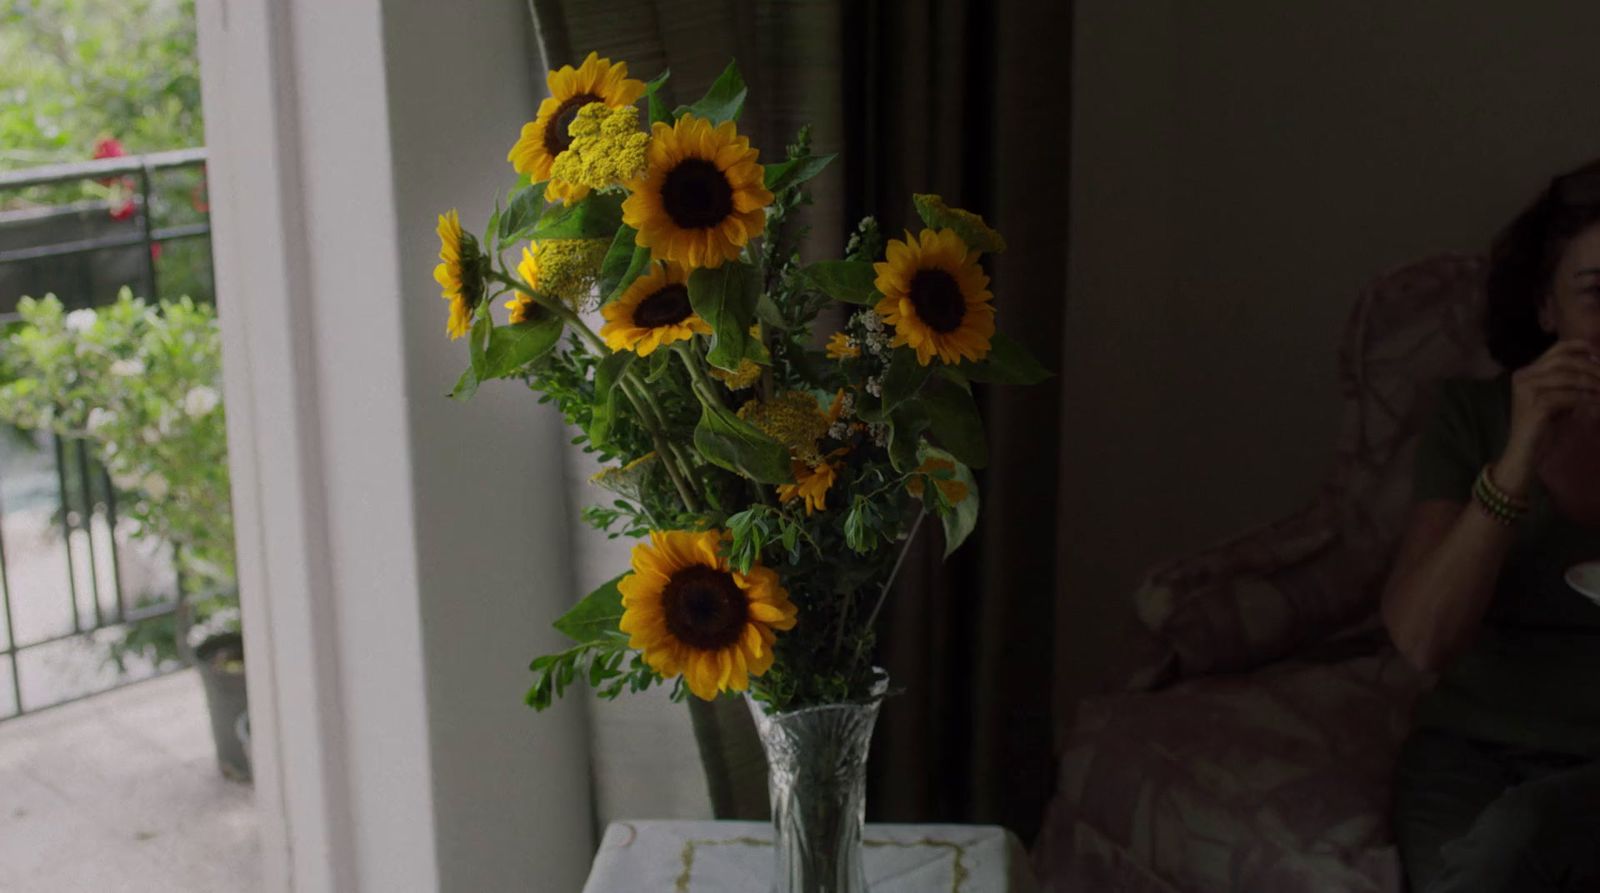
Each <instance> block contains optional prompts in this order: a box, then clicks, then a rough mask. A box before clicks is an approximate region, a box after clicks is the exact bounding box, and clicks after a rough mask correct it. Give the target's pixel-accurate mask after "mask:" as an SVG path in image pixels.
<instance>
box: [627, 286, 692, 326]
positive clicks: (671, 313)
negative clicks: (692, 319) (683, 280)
mask: <svg viewBox="0 0 1600 893" xmlns="http://www.w3.org/2000/svg"><path fill="white" fill-rule="evenodd" d="M693 312H694V308H692V307H690V306H689V289H688V288H685V287H684V286H682V285H678V284H676V283H674V284H672V285H668V286H666V287H665V288H663V289H661V290H660V291H658V292H656V293H655V294H652V295H650V296H649V297H647V298H645V299H644V300H643V301H640V302H639V306H638V307H635V308H634V310H633V324H634V325H636V326H639V327H640V328H645V329H655V328H660V327H661V326H672V325H677V324H678V323H680V322H683V321H684V320H686V319H688V318H689V314H691V313H693Z"/></svg>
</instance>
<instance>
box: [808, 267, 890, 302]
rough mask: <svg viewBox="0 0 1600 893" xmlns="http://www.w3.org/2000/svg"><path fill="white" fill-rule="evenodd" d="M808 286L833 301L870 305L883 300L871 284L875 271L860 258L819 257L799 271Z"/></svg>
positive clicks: (874, 279) (874, 277)
mask: <svg viewBox="0 0 1600 893" xmlns="http://www.w3.org/2000/svg"><path fill="white" fill-rule="evenodd" d="M800 275H801V276H804V277H805V278H806V279H807V280H808V281H809V282H810V283H811V284H812V285H814V286H816V288H817V289H818V290H819V291H821V292H822V293H823V294H825V295H827V296H828V297H830V298H833V299H834V300H835V301H843V302H845V303H846V304H863V305H867V306H871V305H873V304H876V303H878V301H880V300H882V299H883V296H882V295H880V294H878V287H877V285H876V284H875V283H876V282H877V279H878V274H877V271H875V270H873V269H872V264H870V263H868V262H867V261H864V260H823V261H817V262H816V263H814V264H812V265H810V266H808V267H806V268H805V269H803V270H801V271H800Z"/></svg>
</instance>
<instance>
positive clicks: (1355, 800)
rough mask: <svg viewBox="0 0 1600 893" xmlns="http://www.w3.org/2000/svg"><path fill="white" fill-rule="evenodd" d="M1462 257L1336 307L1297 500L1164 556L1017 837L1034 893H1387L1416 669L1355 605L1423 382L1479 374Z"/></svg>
mask: <svg viewBox="0 0 1600 893" xmlns="http://www.w3.org/2000/svg"><path fill="white" fill-rule="evenodd" d="M1482 275H1483V265H1482V263H1481V262H1480V261H1479V260H1477V259H1474V258H1468V257H1455V256H1451V257H1440V258H1435V259H1431V260H1427V261H1424V262H1421V263H1417V264H1414V265H1412V266H1409V267H1407V268H1405V269H1402V270H1399V271H1397V272H1395V273H1393V274H1390V275H1388V276H1385V277H1383V278H1381V279H1379V280H1378V281H1377V282H1375V283H1374V284H1373V285H1372V286H1370V287H1369V288H1368V289H1367V290H1366V291H1365V292H1364V293H1363V294H1362V295H1361V297H1360V300H1359V301H1358V302H1357V304H1356V307H1355V310H1354V313H1353V314H1352V315H1351V318H1350V321H1349V323H1348V325H1347V327H1346V330H1345V334H1344V340H1343V344H1342V347H1341V350H1340V373H1341V381H1342V390H1343V396H1344V401H1345V415H1344V421H1343V429H1342V432H1341V435H1340V440H1339V445H1338V449H1337V452H1336V461H1335V467H1334V470H1333V472H1332V474H1331V475H1330V477H1329V479H1328V480H1327V482H1326V483H1325V485H1324V487H1323V489H1322V491H1321V493H1320V494H1319V496H1318V497H1317V499H1316V500H1315V501H1314V502H1313V503H1312V504H1311V505H1310V506H1309V507H1307V508H1306V509H1305V510H1303V511H1301V512H1299V513H1298V514H1295V515H1293V516H1291V517H1289V518H1286V519H1284V520H1282V521H1279V522H1277V523H1274V524H1271V525H1268V526H1266V527H1264V528H1262V529H1259V530H1256V531H1253V532H1251V533H1249V534H1246V535H1245V536H1242V537H1240V538H1238V539H1235V540H1233V541H1231V542H1229V543H1226V544H1224V545H1222V546H1219V547H1217V548H1215V549H1212V550H1210V551H1207V552H1205V553H1203V554H1200V555H1196V556H1192V557H1189V558H1185V559H1182V560H1179V561H1175V562H1172V563H1170V564H1167V565H1165V566H1164V567H1161V568H1159V569H1157V570H1155V571H1154V572H1153V573H1151V574H1150V575H1149V577H1148V578H1147V580H1146V582H1145V584H1144V585H1143V587H1142V588H1141V589H1140V590H1139V591H1138V593H1137V594H1136V595H1135V604H1136V608H1137V612H1138V616H1139V619H1140V621H1141V624H1140V626H1141V637H1142V641H1140V642H1138V643H1136V644H1135V647H1132V648H1131V649H1130V651H1131V652H1133V653H1138V654H1141V655H1143V656H1144V657H1143V658H1142V659H1141V661H1140V662H1139V664H1138V666H1137V667H1136V668H1134V669H1132V670H1131V671H1129V672H1128V673H1126V674H1124V675H1123V676H1122V677H1121V679H1120V681H1119V684H1118V685H1116V686H1114V688H1115V689H1116V690H1114V691H1113V692H1110V693H1106V694H1102V695H1098V696H1095V697H1091V698H1089V699H1087V700H1085V701H1084V702H1083V703H1082V704H1081V705H1080V707H1079V710H1078V714H1077V717H1076V722H1075V724H1074V726H1073V727H1072V729H1071V730H1070V732H1069V733H1068V734H1067V736H1066V738H1065V741H1064V745H1063V749H1062V752H1061V754H1060V766H1059V773H1058V782H1057V791H1056V794H1055V798H1054V800H1053V801H1052V803H1051V805H1050V808H1049V812H1048V814H1047V816H1046V820H1045V827H1044V830H1043V831H1042V832H1041V834H1040V836H1039V839H1038V842H1037V845H1036V847H1035V851H1034V862H1035V869H1036V871H1037V872H1038V874H1039V876H1040V878H1042V879H1043V880H1044V882H1045V889H1046V890H1050V891H1055V893H1076V891H1085V893H1104V891H1139V893H1179V891H1182V893H1202V891H1205V893H1209V891H1270V893H1298V891H1317V893H1324V891H1386V893H1387V891H1398V890H1400V889H1401V882H1400V867H1399V861H1398V857H1397V855H1396V852H1395V848H1394V846H1393V841H1392V839H1391V837H1390V833H1389V828H1388V818H1387V814H1388V804H1389V776H1390V773H1391V770H1392V768H1393V766H1394V762H1395V758H1396V756H1397V754H1398V750H1399V745H1400V743H1401V742H1402V740H1403V739H1404V737H1405V735H1406V732H1407V727H1408V723H1409V717H1410V712H1411V707H1412V704H1413V702H1414V700H1415V697H1416V695H1417V693H1418V692H1419V691H1420V690H1421V686H1422V679H1421V678H1420V677H1419V676H1418V675H1417V674H1416V673H1415V672H1414V671H1412V670H1411V669H1410V668H1409V667H1408V665H1407V664H1406V663H1405V662H1404V661H1403V659H1401V658H1400V657H1399V656H1398V655H1397V654H1396V653H1395V652H1394V651H1393V650H1392V648H1390V647H1389V645H1388V643H1387V638H1386V636H1385V635H1384V633H1383V630H1382V627H1381V625H1380V624H1379V622H1378V620H1377V616H1376V609H1377V598H1378V593H1379V590H1380V589H1381V587H1382V584H1383V580H1384V577H1385V575H1386V573H1387V571H1388V568H1389V564H1390V561H1391V559H1392V556H1393V552H1394V549H1395V547H1396V545H1397V544H1398V540H1399V536H1400V534H1401V532H1402V528H1403V525H1404V522H1405V516H1406V512H1407V505H1408V502H1409V486H1410V481H1409V478H1410V466H1411V456H1412V453H1413V451H1414V448H1415V441H1416V437H1417V435H1418V433H1419V429H1420V426H1421V424H1422V423H1423V422H1424V421H1425V419H1426V415H1427V413H1428V411H1429V406H1428V403H1429V394H1430V392H1431V387H1430V386H1431V385H1432V384H1433V383H1435V382H1437V381H1438V380H1439V379H1442V378H1448V377H1453V376H1461V375H1482V374H1490V373H1492V371H1493V370H1494V368H1495V367H1494V366H1493V364H1492V363H1491V362H1490V361H1489V359H1488V357H1487V354H1486V352H1485V351H1484V349H1483V347H1482V341H1481V338H1480V336H1479V333H1478V320H1479V314H1480V313H1481V304H1482V301H1481V295H1482V288H1481V279H1482Z"/></svg>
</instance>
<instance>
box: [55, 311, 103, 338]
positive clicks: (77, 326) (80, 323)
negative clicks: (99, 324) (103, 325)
mask: <svg viewBox="0 0 1600 893" xmlns="http://www.w3.org/2000/svg"><path fill="white" fill-rule="evenodd" d="M97 319H99V317H98V316H96V315H95V312H94V311H93V310H91V309H89V308H87V307H86V308H84V309H82V310H74V311H72V312H71V313H68V314H67V318H66V319H65V320H63V321H62V322H63V324H64V325H65V326H66V327H67V331H69V332H72V333H73V334H82V333H84V332H87V331H89V330H90V329H92V328H94V324H95V320H97Z"/></svg>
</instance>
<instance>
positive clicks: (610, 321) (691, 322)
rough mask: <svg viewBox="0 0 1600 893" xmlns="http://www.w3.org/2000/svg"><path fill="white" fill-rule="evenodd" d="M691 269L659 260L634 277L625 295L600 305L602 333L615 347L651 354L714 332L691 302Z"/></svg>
mask: <svg viewBox="0 0 1600 893" xmlns="http://www.w3.org/2000/svg"><path fill="white" fill-rule="evenodd" d="M688 283H689V271H687V270H685V269H684V268H683V267H680V266H678V265H677V264H656V265H654V268H653V269H652V270H651V271H650V272H648V273H646V274H644V275H643V276H640V277H639V278H638V279H636V280H634V282H633V284H632V285H630V286H628V290H627V291H625V292H623V293H622V297H620V298H617V299H616V300H615V301H612V302H611V303H609V304H607V305H605V306H604V307H601V308H600V313H601V315H602V316H604V317H605V318H606V322H605V325H603V326H601V327H600V337H602V338H604V339H606V345H607V346H608V347H610V348H611V349H612V350H631V351H634V352H635V353H637V354H638V355H639V356H641V357H647V356H649V355H650V353H651V352H652V351H654V350H655V349H656V348H658V347H663V346H665V345H668V344H671V343H672V342H674V341H685V340H688V339H690V338H693V337H694V336H695V335H697V334H699V335H709V334H711V326H710V325H709V324H707V323H706V321H705V320H703V319H701V318H700V316H699V314H697V313H695V312H694V308H693V307H690V306H689V285H688Z"/></svg>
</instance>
